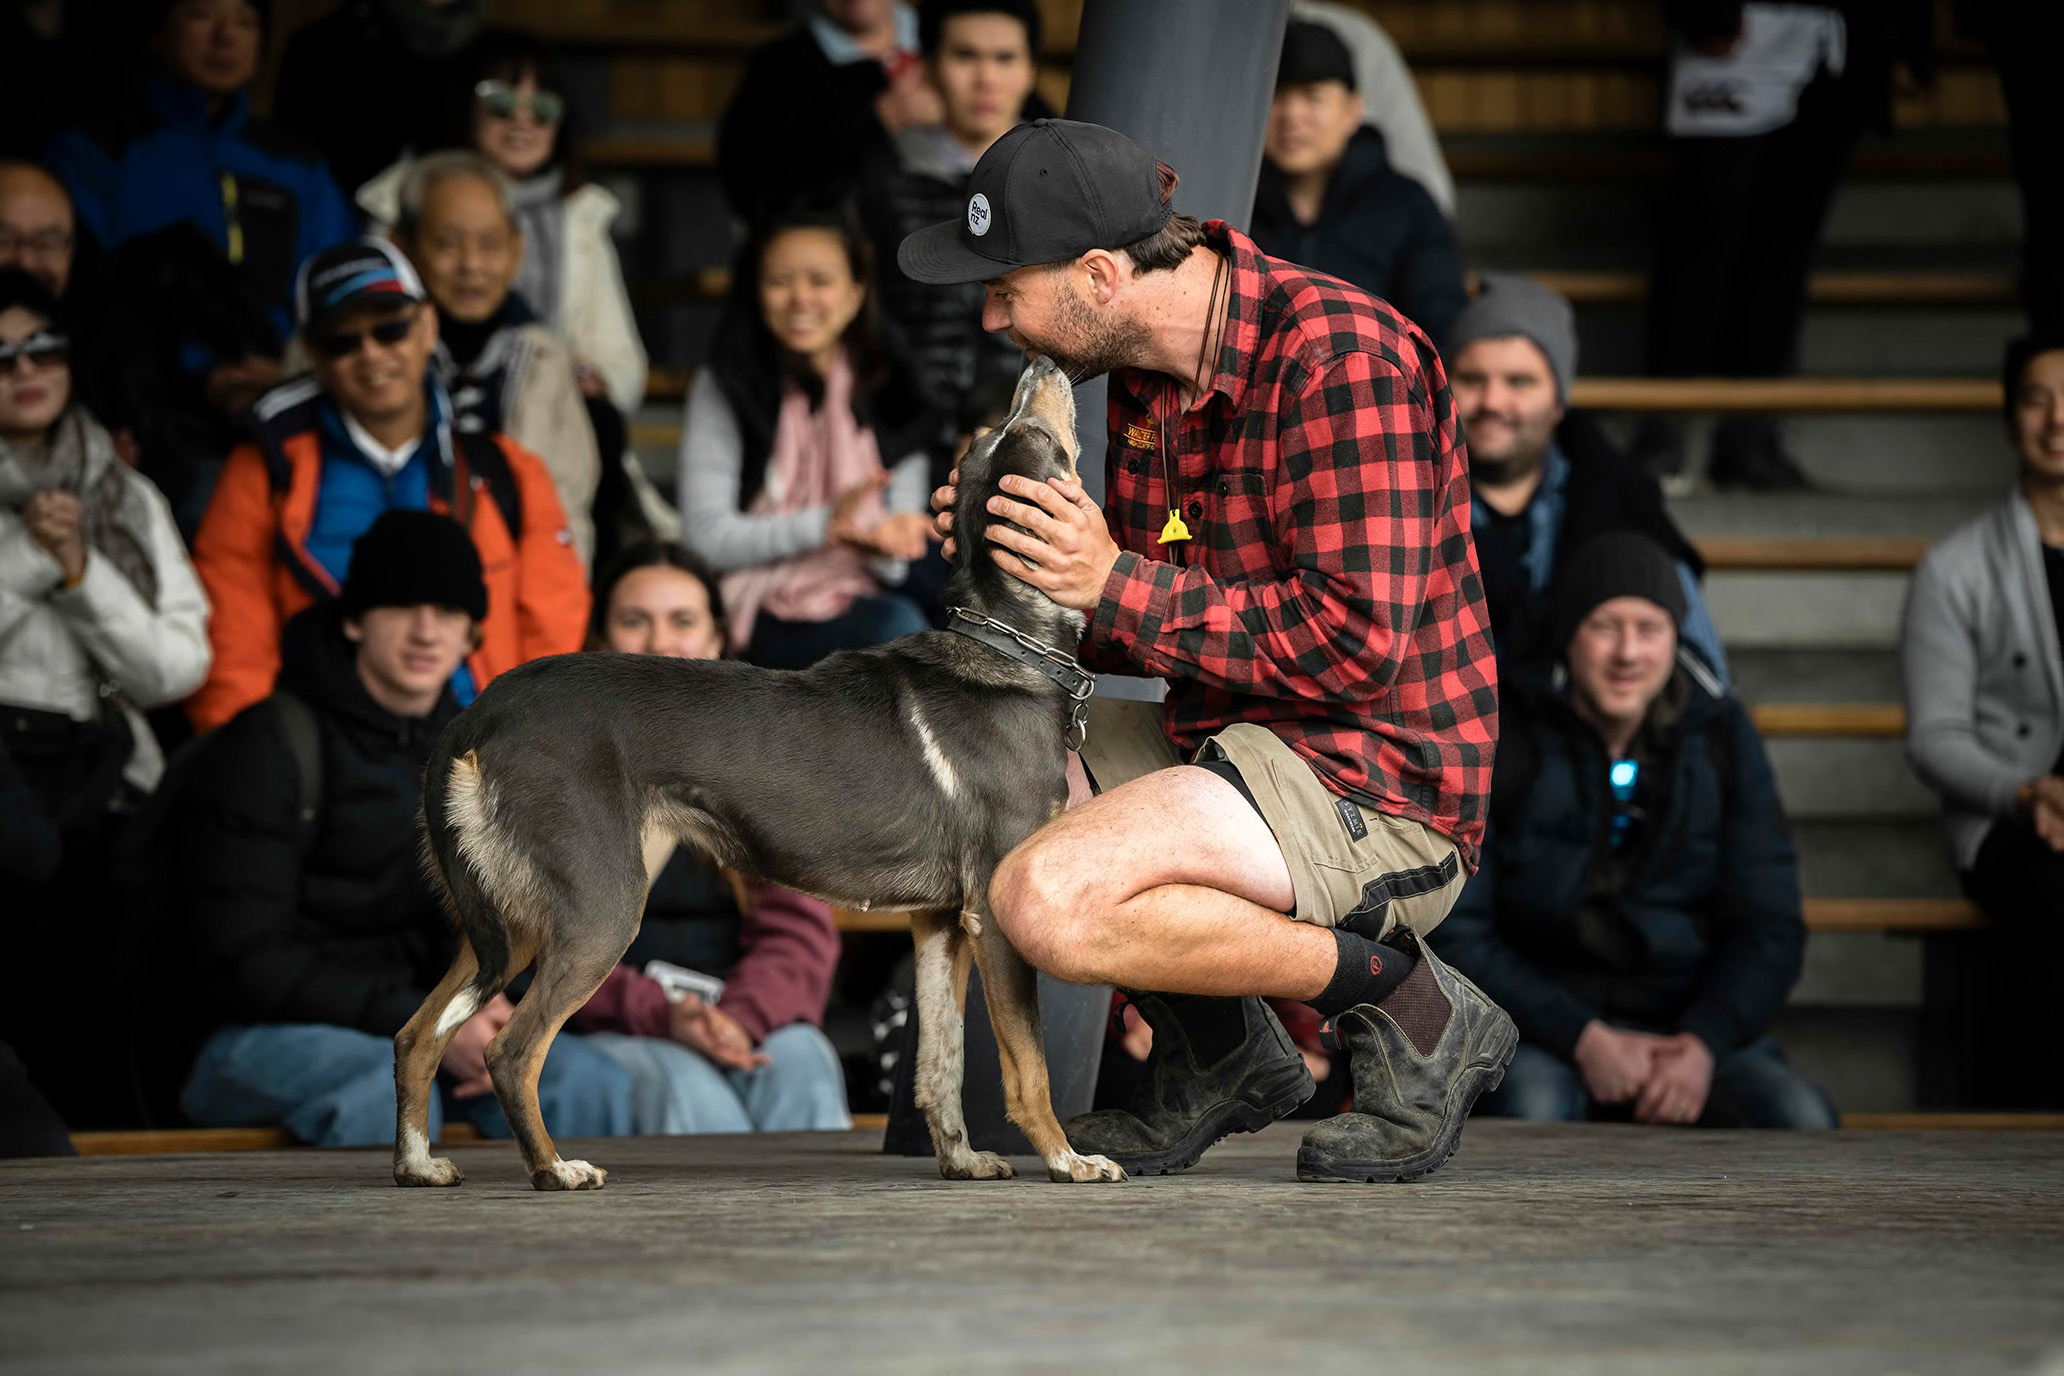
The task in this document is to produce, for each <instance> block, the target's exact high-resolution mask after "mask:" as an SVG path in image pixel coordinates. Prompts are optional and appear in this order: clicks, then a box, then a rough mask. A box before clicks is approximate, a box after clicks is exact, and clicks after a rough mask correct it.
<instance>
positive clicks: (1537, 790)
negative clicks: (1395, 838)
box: [1442, 531, 1836, 1128]
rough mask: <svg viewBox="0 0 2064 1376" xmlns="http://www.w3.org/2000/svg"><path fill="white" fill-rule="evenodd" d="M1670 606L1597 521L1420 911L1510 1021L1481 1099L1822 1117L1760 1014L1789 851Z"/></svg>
mask: <svg viewBox="0 0 2064 1376" xmlns="http://www.w3.org/2000/svg"><path fill="white" fill-rule="evenodd" d="M1684 605H1685V604H1684V590H1683V585H1682V584H1681V583H1680V582H1679V581H1678V577H1677V569H1676V567H1675V565H1674V564H1673V563H1672V561H1671V559H1670V557H1669V555H1668V554H1666V553H1665V552H1664V551H1663V550H1662V548H1661V547H1660V546H1658V545H1656V544H1655V543H1654V542H1653V541H1651V540H1648V539H1645V538H1644V537H1642V536H1640V535H1636V534H1633V533H1631V532H1626V531H1620V532H1614V533H1611V534H1607V535H1603V536H1600V537H1599V538H1597V539H1596V540H1594V541H1592V542H1591V543H1590V544H1589V545H1586V546H1585V547H1584V548H1583V549H1582V550H1581V551H1579V552H1578V553H1577V555H1576V556H1575V558H1573V559H1572V560H1571V561H1570V564H1569V567H1568V568H1566V569H1565V570H1564V572H1563V577H1562V579H1561V581H1560V583H1559V584H1558V585H1557V588H1556V596H1555V603H1554V608H1553V625H1554V634H1555V637H1556V640H1557V642H1558V643H1559V644H1561V645H1563V646H1564V647H1565V649H1564V654H1563V657H1562V663H1561V664H1560V665H1558V667H1557V669H1556V671H1555V672H1554V673H1553V674H1552V675H1544V674H1541V673H1539V672H1532V673H1522V674H1520V675H1518V676H1517V677H1516V680H1515V681H1510V682H1509V687H1508V689H1507V692H1506V694H1505V697H1504V702H1503V703H1502V706H1503V708H1504V712H1503V717H1504V731H1503V736H1502V739H1501V740H1500V742H1499V746H1498V765H1497V775H1496V778H1495V780H1494V782H1493V785H1492V809H1491V826H1490V831H1489V835H1488V837H1487V839H1486V841H1485V843H1484V852H1483V867H1482V868H1481V869H1480V870H1479V871H1478V872H1477V874H1476V876H1475V877H1474V878H1473V879H1471V880H1470V881H1469V884H1468V886H1467V887H1466V888H1464V889H1463V891H1462V897H1461V899H1460V901H1458V902H1457V903H1456V905H1455V910H1454V911H1453V912H1452V913H1450V914H1449V915H1448V920H1447V924H1446V925H1445V927H1443V929H1442V935H1443V936H1445V937H1446V938H1447V941H1448V948H1447V949H1449V950H1450V951H1452V952H1453V953H1454V956H1453V959H1454V963H1455V968H1457V969H1458V970H1461V971H1464V972H1465V973H1467V974H1468V976H1469V977H1470V978H1471V979H1473V980H1475V981H1476V982H1477V983H1478V984H1479V985H1480V986H1481V987H1482V988H1483V990H1484V991H1485V992H1486V993H1488V994H1489V995H1490V996H1491V997H1492V998H1494V999H1496V1000H1497V1001H1498V1003H1499V1004H1500V1005H1501V1006H1503V1007H1504V1008H1505V1009H1506V1011H1508V1012H1509V1013H1511V1014H1512V1017H1513V1019H1514V1020H1515V1021H1516V1022H1517V1023H1518V1024H1519V1032H1520V1037H1521V1043H1520V1047H1519V1051H1518V1054H1517V1055H1515V1056H1514V1057H1513V1061H1512V1065H1511V1067H1510V1069H1508V1070H1507V1071H1506V1075H1505V1081H1504V1084H1503V1085H1502V1086H1501V1087H1500V1088H1499V1090H1498V1091H1497V1092H1496V1093H1495V1094H1493V1095H1490V1096H1487V1097H1486V1098H1485V1100H1484V1101H1483V1103H1484V1111H1485V1112H1486V1113H1494V1114H1501V1115H1504V1116H1508V1117H1516V1118H1534V1119H1550V1120H1578V1119H1582V1118H1585V1117H1587V1116H1590V1115H1592V1114H1593V1113H1595V1112H1598V1111H1600V1110H1602V1109H1609V1108H1617V1109H1619V1110H1620V1111H1623V1112H1631V1113H1632V1115H1633V1117H1634V1118H1635V1119H1636V1120H1638V1121H1640V1122H1644V1123H1699V1124H1703V1125H1705V1126H1709V1127H1762V1128H1832V1127H1834V1126H1836V1121H1835V1116H1834V1111H1833V1109H1832V1108H1831V1107H1830V1106H1829V1104H1828V1103H1827V1100H1826V1099H1825V1097H1824V1096H1822V1094H1821V1093H1820V1091H1819V1090H1817V1089H1815V1088H1814V1087H1813V1086H1812V1085H1811V1084H1810V1083H1808V1082H1807V1081H1806V1079H1805V1078H1804V1077H1802V1076H1801V1075H1800V1074H1799V1073H1798V1072H1797V1071H1795V1070H1793V1069H1792V1068H1791V1067H1790V1066H1788V1065H1787V1064H1786V1063H1785V1061H1784V1058H1783V1056H1782V1055H1781V1054H1780V1053H1779V1051H1778V1048H1777V1044H1776V1042H1774V1041H1773V1040H1771V1038H1770V1037H1769V1036H1768V1035H1767V1034H1766V1031H1765V1029H1766V1028H1767V1027H1768V1025H1769V1023H1770V1019H1771V1018H1772V1017H1773V1016H1774V1015H1775V1014H1776V1012H1777V1010H1778V1009H1779V1008H1780V1007H1781V1006H1782V1005H1783V1003H1784V1000H1785V996H1786V995H1787V994H1788V993H1789V992H1790V991H1791V987H1792V984H1793V982H1794V981H1795V980H1797V978H1798V975H1799V962H1800V957H1801V954H1802V952H1803V951H1804V948H1805V940H1806V933H1805V926H1804V922H1803V920H1802V918H1801V914H1800V904H1799V880H1798V865H1797V861H1796V859H1795V857H1794V855H1793V852H1792V842H1791V837H1790V834H1789V832H1788V831H1787V829H1786V825H1785V818H1784V809H1783V807H1782V806H1781V805H1780V803H1779V802H1778V798H1777V788H1776V783H1775V780H1774V779H1773V777H1772V775H1771V772H1770V764H1769V761H1768V760H1767V759H1766V758H1765V757H1764V753H1763V743H1762V741H1761V740H1760V739H1759V738H1758V737H1757V735H1756V730H1755V727H1754V726H1752V725H1751V724H1750V722H1749V718H1748V714H1747V713H1746V712H1745V711H1744V710H1743V709H1742V706H1741V703H1740V702H1738V701H1737V700H1736V699H1734V698H1733V697H1732V696H1730V695H1728V694H1727V693H1726V692H1725V690H1724V689H1722V687H1721V686H1720V683H1719V681H1718V680H1717V679H1715V678H1714V677H1713V676H1712V675H1711V674H1710V673H1709V672H1707V670H1706V667H1705V665H1704V663H1703V662H1702V661H1701V660H1700V659H1699V657H1698V655H1697V653H1696V652H1695V651H1693V650H1690V649H1683V650H1680V648H1679V644H1678V634H1677V632H1678V627H1679V625H1680V624H1681V623H1682V621H1683V618H1684Z"/></svg>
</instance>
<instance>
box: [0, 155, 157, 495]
mask: <svg viewBox="0 0 2064 1376" xmlns="http://www.w3.org/2000/svg"><path fill="white" fill-rule="evenodd" d="M0 267H16V268H20V269H21V270H22V271H23V272H26V273H28V274H29V275H30V276H31V277H34V278H36V279H37V280H39V281H41V282H42V283H43V285H44V286H46V287H48V288H50V293H51V295H53V296H55V297H56V298H57V299H58V302H59V304H60V305H61V306H62V307H63V308H64V312H65V317H66V319H67V320H68V321H69V322H70V327H71V341H72V348H71V361H72V387H73V390H74V392H75V393H76V395H77V396H78V398H79V399H80V400H81V401H83V402H85V403H86V407H87V409H88V410H90V411H92V412H93V416H94V419H96V420H98V421H99V422H100V423H101V424H102V425H104V426H106V427H107V431H108V434H109V435H110V437H112V438H113V439H114V441H115V448H116V449H117V450H118V451H119V452H120V453H121V455H122V457H123V458H124V459H126V460H127V461H128V462H129V463H130V465H131V466H132V467H136V468H140V469H141V470H142V471H143V473H144V475H145V476H146V477H148V478H149V479H150V480H151V481H152V482H154V483H156V484H157V487H158V490H159V491H161V492H163V493H165V495H166V498H167V500H169V501H171V502H172V503H173V506H174V509H175V510H177V508H178V505H179V501H180V498H181V496H182V495H183V494H184V492H185V489H186V483H185V482H184V481H183V480H182V478H183V471H184V465H182V464H180V463H178V462H177V461H176V457H175V452H174V448H173V443H172V435H171V434H170V433H169V431H170V427H168V426H167V425H166V423H165V421H166V409H167V406H168V404H169V403H168V400H167V397H166V393H165V387H164V384H163V382H162V381H161V379H160V378H159V375H158V368H157V363H158V360H157V358H156V356H155V353H154V350H153V347H152V344H151V339H150V335H149V334H148V333H147V332H146V331H145V330H144V328H143V325H142V323H141V322H139V321H138V320H137V319H136V317H135V316H134V315H132V314H131V313H130V312H129V311H128V310H127V309H126V308H124V307H123V306H122V305H121V304H120V303H118V302H117V301H116V300H115V299H114V296H113V293H112V292H111V291H109V290H108V287H107V284H106V283H104V282H99V281H95V280H93V279H94V277H95V274H94V273H93V271H92V267H93V264H92V263H91V262H90V261H82V255H81V253H80V244H79V235H78V218H77V216H76V215H75V214H74V212H73V208H72V198H71V194H70V193H69V192H67V191H66V190H65V189H64V184H63V183H62V182H60V181H58V180H57V178H55V177H53V176H51V175H50V174H49V173H48V172H46V171H44V170H43V169H42V168H40V167H38V166H36V165H35V164H34V163H27V162H7V161H0ZM187 528H189V529H190V528H191V523H188V526H187Z"/></svg>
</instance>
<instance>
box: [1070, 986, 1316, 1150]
mask: <svg viewBox="0 0 2064 1376" xmlns="http://www.w3.org/2000/svg"><path fill="white" fill-rule="evenodd" d="M1127 992H1128V995H1129V996H1130V997H1131V999H1132V1002H1133V1004H1134V1006H1135V1007H1137V1008H1138V1009H1139V1011H1140V1016H1141V1017H1143V1018H1145V1019H1146V1020H1147V1025H1148V1026H1150V1027H1152V1028H1153V1029H1154V1050H1153V1053H1152V1054H1151V1056H1149V1058H1148V1060H1147V1072H1146V1074H1145V1075H1144V1076H1142V1077H1141V1079H1140V1084H1139V1088H1138V1089H1137V1090H1135V1091H1134V1093H1133V1096H1132V1106H1131V1107H1130V1109H1116V1108H1107V1109H1099V1110H1097V1111H1096V1112H1094V1113H1085V1114H1082V1115H1081V1116H1079V1117H1077V1118H1072V1119H1070V1120H1069V1122H1068V1125H1067V1128H1066V1131H1067V1134H1068V1144H1069V1145H1070V1146H1072V1147H1074V1148H1075V1150H1076V1151H1078V1152H1082V1153H1084V1154H1086V1155H1094V1156H1107V1157H1109V1158H1110V1159H1111V1160H1113V1161H1116V1162H1117V1163H1118V1164H1119V1165H1121V1166H1123V1167H1125V1170H1126V1172H1127V1174H1130V1175H1170V1174H1173V1173H1174V1172H1176V1171H1185V1170H1188V1169H1189V1168H1190V1167H1192V1166H1194V1165H1196V1164H1197V1159H1198V1158H1199V1157H1201V1156H1202V1155H1204V1153H1205V1152H1206V1151H1208V1150H1210V1149H1211V1147H1212V1145H1213V1144H1214V1143H1216V1142H1217V1141H1218V1140H1219V1139H1220V1138H1222V1137H1226V1136H1228V1135H1229V1134H1232V1133H1235V1132H1255V1131H1258V1130H1259V1129H1261V1128H1265V1127H1267V1126H1268V1125H1269V1124H1270V1123H1273V1122H1275V1121H1276V1119H1278V1118H1280V1117H1282V1116H1283V1115H1284V1114H1286V1113H1288V1112H1290V1111H1291V1110H1292V1109H1294V1108H1296V1107H1297V1106H1298V1105H1299V1104H1301V1103H1303V1102H1304V1101H1305V1100H1306V1099H1309V1098H1311V1096H1312V1094H1313V1092H1314V1091H1315V1090H1316V1089H1317V1086H1315V1085H1314V1084H1313V1083H1312V1077H1311V1072H1310V1071H1309V1070H1306V1069H1305V1068H1304V1057H1303V1056H1301V1055H1299V1054H1298V1052H1297V1047H1296V1045H1295V1044H1294V1043H1292V1042H1291V1040H1290V1034H1289V1033H1287V1032H1285V1031H1284V1030H1283V1024H1282V1023H1280V1022H1278V1021H1276V1015H1275V1014H1274V1013H1273V1012H1271V1011H1270V1009H1269V1006H1268V1005H1267V1004H1266V1003H1264V1002H1262V1001H1261V1000H1260V999H1258V998H1242V999H1231V998H1205V997H1202V996H1198V995H1179V994H1132V993H1131V992H1130V991H1127Z"/></svg>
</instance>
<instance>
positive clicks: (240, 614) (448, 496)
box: [187, 378, 588, 731]
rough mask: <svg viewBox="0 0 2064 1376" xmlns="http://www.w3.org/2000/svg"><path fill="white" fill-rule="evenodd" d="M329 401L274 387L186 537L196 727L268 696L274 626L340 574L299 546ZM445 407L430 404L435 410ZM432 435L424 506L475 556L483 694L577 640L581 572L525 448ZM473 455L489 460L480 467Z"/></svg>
mask: <svg viewBox="0 0 2064 1376" xmlns="http://www.w3.org/2000/svg"><path fill="white" fill-rule="evenodd" d="M325 408H330V409H332V410H333V409H334V408H332V406H331V403H330V402H329V400H328V399H327V397H325V396H324V394H323V392H322V390H321V388H320V387H318V386H317V385H316V384H315V382H314V381H313V380H312V379H308V378H302V379H298V380H296V381H294V382H290V383H287V384H286V385H285V386H283V387H278V388H275V389H274V390H272V391H271V392H268V393H267V394H266V395H265V396H263V397H261V398H259V401H258V405H257V406H256V407H255V408H253V410H252V413H251V426H252V431H253V433H254V434H255V436H256V439H255V441H254V442H253V443H250V444H246V445H243V446H240V447H239V448H238V449H237V450H236V452H234V453H233V454H231V455H230V456H229V462H228V463H226V464H224V465H223V469H222V477H221V480H220V481H219V482H218V483H217V484H216V487H215V496H214V498H213V500H212V501H211V502H210V503H209V505H208V514H207V516H206V517H205V518H204V519H203V520H202V522H201V530H200V534H199V536H198V537H197V538H196V539H195V541H194V567H195V569H196V570H197V571H198V572H199V574H200V577H201V585H202V586H203V587H204V588H206V589H207V592H208V599H209V601H210V602H212V603H213V604H214V608H215V614H214V620H213V621H212V622H211V623H210V625H209V628H208V629H209V641H210V643H211V644H212V645H213V646H214V651H215V662H214V665H213V667H212V668H211V670H210V671H209V674H208V681H207V682H206V683H204V684H203V685H202V686H201V689H200V691H199V692H197V693H195V694H194V696H193V697H192V698H191V699H190V700H189V701H188V703H187V715H188V716H190V717H191V718H192V719H193V722H194V725H195V726H196V727H197V728H198V729H200V730H203V731H208V730H213V729H214V728H215V727H217V726H220V725H221V724H222V723H224V722H226V721H228V720H229V719H230V718H231V717H233V716H235V715H236V714H237V713H238V712H240V711H242V710H243V709H244V708H245V707H247V706H249V705H250V704H252V703H254V702H256V701H258V700H259V699H260V698H262V697H264V696H265V695H266V694H268V693H270V692H271V691H272V685H273V680H274V677H275V676H276V675H277V674H278V672H279V669H280V648H279V647H280V630H281V627H282V626H284V625H285V624H286V622H287V621H288V620H289V619H290V618H291V617H292V616H293V615H294V614H295V613H296V612H298V611H300V610H301V609H302V608H304V607H308V606H310V605H313V604H315V603H318V602H329V601H331V600H332V599H334V598H335V597H336V595H337V591H338V579H337V578H336V577H335V576H334V574H333V573H332V571H330V570H329V569H326V568H324V567H323V565H322V564H321V562H320V561H319V560H317V559H316V558H315V557H314V556H313V555H311V554H310V553H309V547H308V541H309V537H310V533H311V530H312V529H313V528H314V527H315V525H316V521H317V515H318V511H317V507H318V504H319V503H321V502H322V501H324V500H325V499H326V497H325V493H324V487H325V484H324V481H323V470H324V461H325V445H326V443H328V442H330V440H329V437H328V435H326V430H327V427H326V426H325V424H324V415H325ZM447 414H449V408H448V407H444V406H440V407H439V415H440V416H443V415H447ZM436 429H437V435H436V440H437V442H436V444H434V445H426V448H429V449H430V450H431V451H432V453H433V455H434V458H433V459H432V461H431V463H430V471H429V473H428V474H427V493H428V495H427V504H428V506H429V509H430V510H432V511H443V512H449V513H451V514H452V515H453V516H454V517H455V518H456V519H457V520H458V521H459V523H460V524H461V525H464V526H465V527H466V529H467V531H468V532H469V533H470V534H471V535H472V537H473V544H474V547H475V548H477V549H478V550H479V551H480V564H481V569H482V572H483V574H484V576H485V578H486V580H487V619H486V620H484V621H482V622H481V623H480V648H479V649H477V650H475V651H474V652H473V654H472V655H471V656H470V657H469V658H468V659H467V661H466V668H467V670H468V671H469V672H470V673H471V676H472V680H473V685H474V687H476V688H485V687H486V686H487V685H488V683H489V681H490V680H492V679H493V678H494V676H495V675H496V674H499V673H502V672H503V671H505V670H508V669H513V668H515V667H516V666H517V665H519V664H521V663H523V662H525V661H526V660H531V659H536V658H538V657H539V656H541V655H553V654H566V653H569V652H571V651H574V650H578V649H579V648H580V647H581V642H582V640H583V638H584V637H585V636H586V634H587V622H588V587H587V576H586V574H585V572H584V571H583V569H582V568H581V562H580V556H579V555H578V554H577V553H575V551H574V541H573V532H572V530H571V529H569V528H568V526H567V524H566V514H565V512H564V511H563V510H562V509H561V507H560V505H559V496H558V493H557V492H556V491H555V490H554V488H553V484H552V475H551V474H550V473H548V472H546V471H545V466H544V463H543V462H542V461H541V460H539V459H538V457H537V456H536V455H535V454H532V453H530V452H529V451H528V450H526V449H524V448H523V447H522V446H521V445H518V444H517V443H515V442H514V441H513V440H510V439H508V438H506V437H504V436H501V435H487V436H483V437H482V439H483V440H484V441H485V444H484V446H481V447H475V446H473V445H468V444H464V443H457V442H454V441H453V439H452V437H451V436H450V434H449V433H448V427H446V426H444V425H443V424H439V425H438V426H437V427H436ZM483 458H484V459H486V460H488V461H489V463H490V464H494V463H495V461H496V460H499V465H498V466H496V467H495V468H494V470H493V471H482V468H483V465H482V464H481V463H479V462H478V460H480V459H483ZM413 463H414V461H412V466H413ZM406 472H407V470H404V473H406ZM505 510H509V511H510V512H511V515H510V516H509V517H506V518H505V516H504V515H503V512H504V511H505ZM367 524H370V519H368V521H367ZM512 524H513V525H514V526H515V527H516V528H514V529H512V528H511V527H512Z"/></svg>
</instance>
